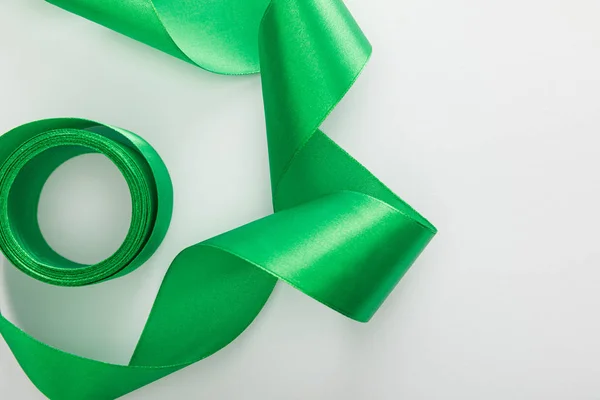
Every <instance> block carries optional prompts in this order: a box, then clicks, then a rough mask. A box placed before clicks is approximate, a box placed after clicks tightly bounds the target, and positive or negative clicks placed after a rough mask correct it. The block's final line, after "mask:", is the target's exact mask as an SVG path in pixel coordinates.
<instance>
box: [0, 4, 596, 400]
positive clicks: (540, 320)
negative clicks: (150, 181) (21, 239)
mask: <svg viewBox="0 0 600 400" xmlns="http://www.w3.org/2000/svg"><path fill="white" fill-rule="evenodd" d="M347 4H348V6H349V8H350V9H351V11H352V12H353V14H354V15H355V17H356V19H357V20H358V22H359V23H360V25H361V26H362V28H363V30H364V31H365V33H366V34H367V36H368V37H369V39H370V40H371V42H372V43H373V45H374V50H375V52H374V56H373V59H372V62H371V63H370V65H369V66H368V67H367V69H366V71H365V73H364V74H363V76H362V77H361V78H360V79H359V80H358V82H357V84H356V85H355V87H354V88H353V89H352V90H351V91H350V93H349V94H348V96H347V97H346V98H345V99H344V100H343V102H342V103H341V104H340V106H339V107H338V108H337V109H336V110H335V111H334V113H333V114H332V115H331V117H330V118H329V119H328V120H327V122H326V123H325V126H324V130H325V132H327V133H328V134H329V135H330V136H331V137H333V138H334V139H335V140H336V141H337V142H338V143H339V144H341V145H342V147H344V148H345V149H347V150H348V151H349V152H350V153H351V154H353V155H354V156H355V157H356V158H357V159H358V160H360V161H361V162H362V163H363V164H364V165H366V166H367V167H368V168H369V169H371V171H372V172H373V173H374V174H375V175H376V176H378V177H380V178H381V179H382V180H383V181H384V182H386V183H387V184H388V185H389V186H390V187H391V188H392V189H393V190H394V191H396V192H397V193H398V194H400V195H401V196H402V197H403V198H404V199H406V200H407V201H408V202H409V203H410V204H412V205H413V206H414V207H415V208H417V209H418V210H419V211H421V212H422V213H423V214H424V215H426V216H427V217H428V218H429V219H430V220H431V221H432V222H433V223H434V224H436V225H437V227H438V228H439V230H440V233H439V235H438V236H437V237H436V238H435V239H434V241H433V242H432V244H431V245H430V247H429V248H428V249H427V250H426V251H425V253H424V254H423V255H422V257H421V258H420V259H419V260H418V261H417V263H416V264H415V265H414V266H413V268H412V269H411V270H410V272H409V273H408V274H407V275H406V276H405V278H404V279H403V280H402V282H401V283H400V285H399V286H398V288H397V289H396V291H395V292H394V293H393V294H392V296H391V297H390V298H389V300H388V301H387V303H386V304H385V305H384V306H383V308H382V309H381V310H380V312H379V313H378V314H377V315H376V317H375V318H374V319H373V320H372V322H370V323H369V324H359V323H355V322H352V321H350V320H348V319H346V318H345V317H342V316H341V315H338V314H336V313H335V312H333V311H331V310H329V309H327V308H326V307H324V306H322V305H320V304H318V303H317V302H316V301H314V300H312V299H310V298H309V297H307V296H305V295H303V294H301V293H300V292H297V291H296V290H294V289H292V288H291V287H288V286H286V285H284V284H279V285H278V286H277V288H276V290H275V293H274V295H273V296H272V298H271V300H270V301H269V303H268V304H267V306H266V307H265V309H264V310H263V312H262V313H261V315H260V317H259V318H258V319H257V321H256V322H255V323H254V324H253V325H252V326H251V327H250V328H249V329H248V330H247V331H246V332H245V333H244V334H243V335H242V336H241V337H240V338H239V339H238V340H236V341H235V342H234V343H233V344H232V345H230V346H229V347H227V348H226V349H224V350H223V351H221V352H219V353H217V354H216V355H214V356H212V357H210V358H209V359H207V360H204V361H202V362H200V363H198V364H195V365H193V366H191V367H189V368H187V369H185V370H183V371H181V372H178V373H176V374H174V375H171V376H169V377H167V378H165V379H163V380H161V381H159V382H156V383H154V384H152V385H149V386H147V387H145V388H143V389H141V390H139V391H137V392H135V393H132V394H130V395H128V396H126V397H125V398H126V399H130V400H136V399H137V400H142V399H144V400H153V399H165V398H169V399H211V400H213V399H214V400H235V399H256V400H276V399H277V400H279V399H298V400H300V399H315V400H321V399H322V400H329V399H349V400H350V399H352V400H359V399H381V400H396V399H407V400H417V399H456V400H471V399H472V400H479V399H490V400H494V399H498V400H501V399H502V400H504V399H540V400H542V399H544V400H552V399H570V400H571V399H576V400H583V399H590V400H591V399H599V398H600V379H599V378H598V377H599V376H600V243H599V242H600V240H599V239H600V237H599V236H600V234H599V232H598V228H597V226H598V223H599V222H600V187H599V185H600V183H599V178H598V175H599V173H600V136H599V135H600V24H599V23H598V21H599V20H600V2H598V1H597V0H503V1H499V0H491V1H481V0H455V1H442V0H400V1H388V0H369V1H360V0H348V1H347ZM56 116H78V117H84V118H90V119H94V120H99V121H102V122H105V123H109V124H113V125H117V126H121V127H124V128H127V129H129V130H132V131H134V132H136V133H138V134H140V135H142V136H143V137H145V138H146V139H147V140H148V141H149V142H150V143H152V144H153V145H154V146H155V148H156V149H157V150H158V152H159V153H160V154H161V155H162V156H163V158H164V160H165V162H166V164H167V165H168V167H169V169H170V170H171V172H172V177H173V181H174V186H175V191H176V199H175V214H174V220H173V224H172V226H171V229H170V231H169V234H168V236H167V238H166V240H165V242H164V244H163V245H162V246H161V248H160V250H159V251H158V252H157V253H156V255H155V256H154V257H153V258H152V259H151V260H150V262H148V263H147V264H146V265H145V266H144V267H142V268H140V269H138V270H137V271H136V272H134V273H132V274H130V275H128V276H127V277H125V278H122V279H119V280H116V281H111V282H109V283H105V284H102V285H98V286H93V287H87V288H78V289H68V288H60V287H52V286H48V285H44V284H41V283H39V282H36V281H34V280H32V279H29V278H27V277H25V276H24V275H23V274H21V273H20V272H18V271H16V270H15V269H14V268H12V267H10V266H7V265H3V267H2V273H1V274H0V276H1V279H2V286H0V292H1V294H0V298H1V300H2V301H1V304H2V307H3V312H6V313H7V315H8V316H9V317H10V319H11V320H13V321H15V322H16V323H17V324H18V325H19V326H21V327H23V328H24V329H25V330H26V331H28V332H30V333H31V334H33V335H34V336H35V337H38V338H40V339H42V340H44V341H45V342H47V343H49V344H51V345H54V346H57V347H59V348H61V349H64V350H68V351H72V352H75V353H77V354H80V355H84V356H89V357H95V358H97V359H101V360H104V361H110V362H117V363H126V362H127V360H128V358H129V355H130V353H131V351H132V350H133V347H134V345H135V343H136V341H137V338H138V335H139V333H140V332H141V329H142V327H143V324H144V322H145V319H146V316H147V314H148V311H149V309H150V306H151V304H152V302H153V299H154V296H155V293H156V291H157V288H158V285H159V284H160V282H161V279H162V277H163V275H164V273H165V271H166V268H167V266H168V265H169V263H170V261H171V260H172V259H173V257H174V256H175V255H176V254H177V253H178V251H179V250H181V249H183V248H184V247H186V246H188V245H191V244H193V243H196V242H198V241H201V240H204V239H206V238H208V237H210V236H212V235H215V234H217V233H220V232H222V231H225V230H229V229H231V228H233V227H236V226H238V225H241V224H243V223H246V222H248V221H251V220H253V219H256V218H258V217H261V216H264V215H267V214H269V213H270V212H271V205H270V197H269V196H270V193H269V182H268V164H267V153H266V139H265V133H264V118H263V110H262V103H261V92H260V81H259V77H258V76H251V77H242V78H239V77H237V78H236V77H223V76H218V75H213V74H210V73H207V72H204V71H202V70H200V69H198V68H194V67H192V66H190V65H187V64H185V63H183V62H181V61H179V60H176V59H174V58H172V57H169V56H167V55H165V54H162V53H160V52H158V51H155V50H153V49H151V48H149V47H146V46H144V45H141V44H139V43H137V42H134V41H132V40H130V39H128V38H126V37H123V36H120V35H119V34H117V33H114V32H112V31H109V30H108V29H105V28H102V27H100V26H98V25H95V24H93V23H91V22H88V21H86V20H84V19H82V18H80V17H78V16H75V15H71V14H69V13H67V12H64V11H62V10H60V9H58V8H55V7H53V6H51V5H49V4H46V3H44V2H43V1H41V0H2V1H1V4H0V132H5V131H7V130H8V129H10V128H12V127H15V126H17V125H20V124H22V123H25V122H28V121H31V120H34V119H40V118H47V117H56ZM128 202H129V194H128V192H127V188H126V185H125V183H124V182H123V180H122V178H121V177H120V176H119V173H118V172H117V170H116V168H115V167H113V166H112V165H111V164H110V163H109V162H108V161H106V160H104V159H103V158H102V157H101V156H86V157H82V158H80V159H76V160H72V161H70V162H69V163H67V164H66V165H65V166H63V167H61V168H60V169H59V170H58V171H57V172H56V173H55V174H54V175H53V176H52V177H51V179H50V181H49V183H48V185H47V186H46V188H45V189H44V192H43V195H42V203H41V206H40V221H41V224H42V228H43V231H44V233H45V234H46V236H47V237H48V240H49V241H50V243H51V244H53V245H54V246H56V247H57V249H58V250H60V251H61V252H63V253H64V254H66V255H68V256H71V257H72V258H74V259H76V260H80V261H97V260H98V259H101V258H103V257H104V256H107V255H108V254H110V252H111V250H114V249H115V248H116V247H117V246H118V244H119V242H120V240H121V239H122V238H123V236H124V235H125V231H126V229H127V226H128V218H129V216H130V205H129V204H128ZM107 384H110V383H109V382H107ZM0 398H2V399H10V400H12V399H19V400H20V399H42V398H43V397H42V396H41V395H40V394H39V392H38V391H37V390H36V389H35V388H34V386H33V385H32V384H31V383H30V382H29V380H28V379H27V378H26V376H25V375H24V374H23V372H22V371H21V369H20V368H19V367H18V365H17V363H16V362H15V360H14V358H13V356H12V354H11V353H10V352H9V350H8V349H7V347H6V345H5V344H4V342H2V343H1V344H0Z"/></svg>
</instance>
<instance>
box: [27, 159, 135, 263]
mask: <svg viewBox="0 0 600 400" xmlns="http://www.w3.org/2000/svg"><path fill="white" fill-rule="evenodd" d="M38 222H39V225H40V230H41V232H42V236H43V237H44V239H45V240H46V242H48V244H49V245H50V247H52V248H53V249H54V250H56V252H58V253H59V254H61V255H62V256H64V257H66V258H68V259H69V260H72V261H75V262H78V263H81V264H95V263H98V262H100V261H102V260H104V259H105V258H107V257H108V256H110V255H111V254H113V253H114V252H115V251H116V250H117V249H118V248H119V246H120V245H121V243H123V241H124V240H125V237H126V235H127V231H128V229H129V225H130V224H131V196H130V194H129V188H128V187H127V182H125V180H124V179H123V175H122V174H121V172H120V171H119V169H118V168H117V166H116V165H114V164H113V163H112V162H111V161H110V160H109V159H108V158H106V157H105V156H103V155H102V154H84V155H82V156H78V157H75V158H73V159H71V160H69V161H66V162H65V163H64V164H63V165H61V166H59V167H58V168H57V169H56V171H54V172H53V173H52V174H51V175H50V177H49V178H48V181H47V182H46V184H45V185H44V187H43V189H42V193H41V196H40V201H39V206H38Z"/></svg>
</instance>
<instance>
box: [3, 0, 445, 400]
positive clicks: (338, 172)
mask: <svg viewBox="0 0 600 400" xmlns="http://www.w3.org/2000/svg"><path fill="white" fill-rule="evenodd" d="M52 2H53V3H55V4H57V5H59V6H61V7H63V8H66V9H68V10H71V11H73V12H75V13H77V14H80V15H82V16H84V17H87V18H90V19H92V20H95V21H97V22H99V23H102V24H104V25H106V26H108V27H110V28H112V29H115V30H117V31H120V32H122V33H124V34H126V35H129V36H131V37H133V38H135V39H138V40H140V41H142V42H144V43H148V44H150V45H152V46H154V47H157V48H159V49H161V50H163V51H166V52H168V53H170V54H172V55H174V56H177V57H179V58H182V59H184V60H186V61H188V62H192V63H194V64H197V65H199V66H201V67H202V68H204V69H207V70H210V71H215V72H219V73H226V74H244V73H251V72H256V71H257V70H258V69H259V66H260V70H261V72H262V74H261V76H262V85H263V98H264V105H265V117H266V122H267V135H268V145H269V159H270V160H269V161H270V168H271V182H272V197H273V204H274V209H275V213H274V214H273V215H270V216H268V217H266V218H263V219H260V220H257V221H255V222H252V223H250V224H247V225H244V226H242V227H240V228H237V229H234V230H232V231H230V232H227V233H224V234H222V235H219V236H217V237H214V238H211V239H208V240H206V241H204V242H201V243H199V244H197V245H194V246H191V247H189V248H187V249H185V250H183V251H182V252H181V253H180V254H179V255H178V256H177V257H176V258H175V260H174V261H173V263H172V264H171V266H170V268H169V270H168V272H167V274H166V276H165V278H164V281H163V283H162V286H161V288H160V290H159V293H158V295H157V298H156V300H155V303H154V306H153V308H152V311H151V313H150V316H149V318H148V322H147V324H146V326H145V328H144V330H143V333H142V335H141V338H140V341H139V343H138V345H137V347H136V350H135V352H134V354H133V357H132V359H131V361H130V363H129V365H127V366H123V365H114V364H108V363H104V362H100V361H95V360H91V359H86V358H82V357H79V356H76V355H73V354H69V353H66V352H63V351H60V350H58V349H55V348H52V347H50V346H48V345H46V344H44V343H41V342H39V341H37V340H36V339H35V338H33V337H31V336H29V335H28V334H26V333H25V332H23V331H21V330H20V329H19V328H17V327H16V326H14V325H13V324H11V323H10V322H9V321H7V320H6V319H4V318H3V317H1V316H0V333H1V334H2V335H3V336H4V338H5V340H6V342H7V343H8V345H9V347H10V348H11V350H12V351H13V353H14V355H15V357H16V359H17V361H18V362H19V364H20V365H21V366H22V368H23V369H24V371H25V372H26V374H27V375H28V376H29V378H30V379H31V381H32V382H33V383H34V384H35V385H36V386H37V387H38V388H39V389H40V390H41V391H42V392H43V393H44V394H45V395H46V396H47V397H49V398H50V399H53V400H56V399H59V400H62V399H114V398H117V397H119V396H122V395H124V394H126V393H129V392H131V391H133V390H136V389H137V388H139V387H141V386H144V385H146V384H148V383H150V382H152V381H155V380H157V379H159V378H161V377H163V376H165V375H167V374H170V373H172V372H174V371H177V370H179V369H181V368H184V367H186V366H188V365H190V364H192V363H194V362H196V361H199V360H200V359H202V358H204V357H207V356H209V355H211V354H213V353H215V352H216V351H218V350H219V349H221V348H223V347H224V346H226V345H227V344H228V343H230V342H231V341H232V340H233V339H235V338H236V337H237V336H238V335H239V334H240V333H241V332H242V331H243V330H244V329H245V328H246V327H247V326H248V325H249V324H250V323H251V322H252V320H253V319H254V318H255V317H256V315H257V314H258V313H259V312H260V310H261V308H262V307H263V305H264V304H265V302H266V301H267V299H268V297H269V295H270V293H271V291H272V289H273V287H274V285H275V283H276V281H277V280H278V279H281V280H283V281H285V282H287V283H288V284H290V285H292V286H294V287H296V288H297V289H299V290H301V291H302V292H304V293H306V294H307V295H309V296H311V297H313V298H314V299H316V300H317V301H319V302H321V303H323V304H326V305H327V306H329V307H331V308H333V309H335V310H337V311H339V312H340V313H342V314H344V315H346V316H348V317H350V318H352V319H355V320H357V321H363V322H364V321H368V320H369V319H370V318H371V316H372V315H373V314H374V313H375V311H376V310H377V309H378V308H379V306H380V305H381V304H382V302H383V301H384V300H385V298H386V297H387V296H388V294H389V293H390V292H391V291H392V289H393V288H394V286H395V285H396V284H397V282H398V281H399V280H400V278H401V277H402V276H403V275H404V273H405V272H406V271H407V269H408V268H409V267H410V265H411V264H412V263H413V262H414V260H415V259H416V258H417V256H418V255H419V254H420V253H421V251H422V250H423V249H424V248H425V246H426V245H427V243H428V242H429V241H430V240H431V238H432V237H433V236H434V235H435V233H436V230H435V228H434V227H433V226H432V225H431V224H430V223H429V222H428V221H427V220H426V219H425V218H423V217H422V216H420V215H419V214H418V213H417V212H416V211H415V210H413V209H412V208H411V207H410V206H408V205H407V204H406V203H405V202H404V201H402V200H401V199H400V198H399V197H397V196H396V195H395V194H394V193H392V191H391V190H389V189H388V188H387V187H386V186H384V185H383V184H382V183H381V182H380V181H379V180H378V179H377V178H375V177H374V176H373V175H371V173H369V172H368V171H367V170H366V169H365V168H364V167H363V166H362V165H361V164H360V163H358V162H357V161H356V160H354V159H353V158H352V157H351V156H350V155H348V154H347V153H346V152H345V151H344V150H342V149H341V148H340V147H339V146H337V145H336V144H335V143H334V142H333V141H331V140H330V139H329V138H328V137H327V136H326V135H325V134H324V133H323V132H321V131H320V130H319V129H318V127H319V126H320V125H321V123H322V121H323V120H324V119H325V118H326V116H327V115H328V114H329V112H330V111H331V110H332V109H333V108H334V107H335V106H336V104H337V103H338V102H339V101H340V99H341V98H342V97H343V96H344V94H345V93H346V92H347V91H348V89H349V88H350V87H351V86H352V84H353V82H354V81H355V79H356V78H357V77H358V75H359V74H360V72H361V70H362V68H363V66H364V65H365V63H366V62H367V60H368V58H369V56H370V53H371V47H370V45H369V43H368V41H367V39H366V38H365V37H364V35H363V33H362V32H361V30H360V28H359V27H358V25H357V24H356V22H355V21H354V19H353V18H352V16H351V14H350V13H349V11H348V10H347V9H346V7H345V6H344V4H343V3H342V1H341V0H273V1H272V2H269V1H267V0H239V1H237V0H221V1H208V0H204V1H200V0H53V1H52ZM267 6H268V7H267ZM261 17H262V20H261ZM89 152H100V153H102V154H105V155H106V156H107V157H108V158H110V159H111V160H112V161H113V162H114V163H115V164H116V165H117V166H118V168H119V169H120V170H121V172H122V174H123V176H124V177H125V179H126V181H127V183H128V185H129V188H130V190H131V193H132V196H131V197H132V203H133V208H132V223H131V227H130V230H129V232H128V235H127V238H126V240H125V242H124V243H123V245H122V246H121V247H120V248H119V249H118V250H117V251H116V253H115V254H113V255H112V256H111V257H109V258H108V259H107V260H105V261H103V262H101V263H99V264H96V265H92V266H85V265H80V264H76V263H73V262H72V261H70V260H67V259H65V258H64V257H62V256H60V255H58V254H57V253H56V252H55V251H54V250H52V249H51V248H50V246H49V245H48V244H47V243H46V242H45V240H44V239H43V237H42V235H41V233H40V231H39V227H38V225H37V217H36V215H37V203H38V199H39V193H40V191H41V188H42V186H43V185H44V182H45V181H46V179H47V178H48V176H49V175H50V174H51V173H52V171H53V170H54V169H55V168H56V167H57V166H58V165H60V164H61V163H62V162H64V161H66V160H67V159H69V158H71V157H74V156H76V155H79V154H83V153H89ZM0 163H1V166H0V213H1V214H0V247H1V249H2V251H3V253H4V254H5V255H6V256H7V257H8V259H9V260H10V261H11V262H12V263H13V264H14V265H15V266H16V267H18V268H20V269H21V270H23V271H24V272H26V273H28V274H29V275H31V276H33V277H34V278H36V279H39V280H42V281H45V282H48V283H52V284H58V285H84V284H91V283H96V282H101V281H104V280H106V279H111V278H114V277H117V276H121V275H123V274H125V273H127V272H130V271H131V270H133V269H134V268H136V267H138V266H139V265H141V264H142V263H143V262H144V261H145V260H146V259H147V258H148V257H150V255H151V254H152V252H153V251H154V250H155V249H156V248H157V247H158V246H159V244H160V242H161V240H162V238H163V236H164V235H165V233H166V230H167V227H168V223H169V220H170V216H171V211H172V188H171V183H170V179H169V177H168V172H167V170H166V168H165V166H164V164H163V163H162V161H161V160H160V157H159V156H158V154H156V152H155V151H154V150H153V149H152V148H151V147H150V146H149V145H148V144H147V143H146V142H145V141H143V140H142V139H141V138H139V137H138V136H136V135H134V134H132V133H130V132H128V131H125V130H122V129H119V128H115V127H110V126H107V125H103V124H99V123H95V122H91V121H86V120H80V119H54V120H44V121H38V122H34V123H31V124H28V125H24V126H22V127H19V128H16V129H14V130H12V131H10V132H8V133H6V134H4V135H3V136H2V137H0Z"/></svg>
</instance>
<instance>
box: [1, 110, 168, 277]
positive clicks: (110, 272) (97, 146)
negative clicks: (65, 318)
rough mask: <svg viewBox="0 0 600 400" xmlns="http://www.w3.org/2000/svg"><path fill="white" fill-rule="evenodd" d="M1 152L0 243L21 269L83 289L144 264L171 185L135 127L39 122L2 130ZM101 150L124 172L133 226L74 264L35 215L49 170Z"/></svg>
mask: <svg viewBox="0 0 600 400" xmlns="http://www.w3.org/2000/svg"><path fill="white" fill-rule="evenodd" d="M3 141H4V142H6V143H7V146H6V147H4V148H3V149H2V150H1V151H0V248H1V249H2V252H3V253H4V254H5V256H6V257H7V258H8V259H9V260H10V262H11V263H12V264H14V265H15V266H16V267H17V268H19V269H20V270H21V271H23V272H25V273H27V274H29V275H31V276H33V277H34V278H36V279H39V280H41V281H44V282H47V283H52V284H55V285H64V286H80V285H86V284H91V283H97V282H101V281H104V280H107V279H110V278H113V277H116V276H121V275H124V274H125V273H128V272H131V271H132V270H133V269H135V268H137V267H138V266H139V265H141V264H142V263H143V262H144V261H145V260H146V259H148V258H149V257H150V255H151V254H152V253H153V252H154V251H155V250H156V248H157V247H158V245H159V244H160V242H161V241H162V238H163V237H164V235H165V233H166V230H167V228H168V224H169V221H170V218H171V213H172V186H171V181H170V179H169V175H168V172H167V169H166V167H165V166H164V164H163V162H162V160H161V159H160V157H159V156H158V154H157V153H156V152H155V151H154V150H153V149H152V147H151V146H150V145H149V144H148V143H147V142H145V141H144V140H143V139H141V138H140V137H138V136H136V135H134V134H133V133H131V132H127V131H124V130H121V129H118V128H112V127H109V126H107V125H101V124H98V123H95V122H91V121H85V120H78V119H57V120H45V121H38V122H34V123H31V124H28V125H24V126H21V127H19V128H16V129H14V130H12V131H10V132H8V133H7V134H5V135H4V139H3ZM88 153H100V154H102V155H104V156H106V157H107V158H108V159H109V160H111V161H112V162H113V163H114V164H115V166H116V167H117V168H118V169H119V171H120V172H121V174H122V175H123V177H124V178H125V181H126V182H127V185H128V187H129V191H130V194H131V203H132V206H131V209H132V215H131V224H130V227H129V230H128V232H127V235H126V237H125V240H124V241H123V243H122V244H121V246H120V247H119V248H118V249H117V250H116V251H115V252H114V253H113V254H112V255H111V256H109V257H108V258H106V259H105V260H103V261H100V262H98V263H95V264H92V265H86V264H80V263H77V262H74V261H71V260H69V259H67V258H65V257H63V256H62V255H60V254H59V253H58V252H56V251H55V250H54V249H53V248H52V247H51V246H50V245H49V244H48V243H47V242H46V240H45V239H44V237H43V235H42V233H41V230H40V227H39V223H38V220H37V209H38V204H39V198H40V193H41V190H42V187H43V186H44V184H45V182H46V180H47V179H48V177H49V176H50V174H52V172H53V171H54V170H55V169H56V168H57V167H58V166H60V165H61V164H63V163H64V162H65V161H67V160H70V159H72V158H73V157H76V156H79V155H82V154H88Z"/></svg>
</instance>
